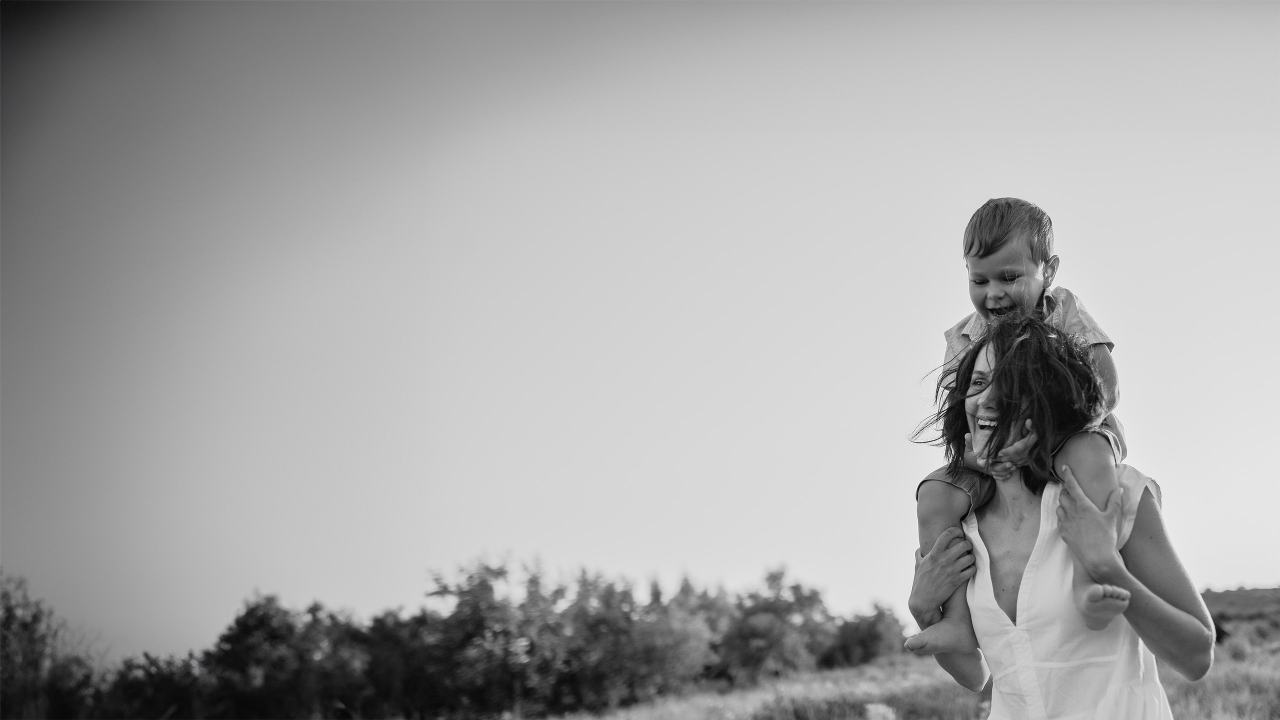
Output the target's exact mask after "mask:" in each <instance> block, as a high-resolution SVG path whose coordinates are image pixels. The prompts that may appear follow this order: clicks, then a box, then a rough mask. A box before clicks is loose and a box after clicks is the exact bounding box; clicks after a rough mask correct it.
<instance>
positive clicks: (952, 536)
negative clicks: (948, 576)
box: [929, 525, 964, 555]
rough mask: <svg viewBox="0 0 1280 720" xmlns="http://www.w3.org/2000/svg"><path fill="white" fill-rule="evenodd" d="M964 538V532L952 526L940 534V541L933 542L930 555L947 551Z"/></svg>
mask: <svg viewBox="0 0 1280 720" xmlns="http://www.w3.org/2000/svg"><path fill="white" fill-rule="evenodd" d="M962 537H964V531H963V530H961V529H960V528H958V527H956V526H954V525H952V526H951V527H949V528H947V529H946V530H943V531H942V532H940V533H938V539H937V540H934V541H933V549H932V550H930V551H929V554H930V555H932V554H933V553H936V552H942V551H943V550H946V549H947V547H948V546H949V545H951V543H953V542H955V541H956V540H958V539H960V538H962Z"/></svg>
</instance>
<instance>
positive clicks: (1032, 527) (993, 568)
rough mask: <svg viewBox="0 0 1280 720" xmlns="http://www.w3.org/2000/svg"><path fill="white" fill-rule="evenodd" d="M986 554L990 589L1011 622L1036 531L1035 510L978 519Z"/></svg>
mask: <svg viewBox="0 0 1280 720" xmlns="http://www.w3.org/2000/svg"><path fill="white" fill-rule="evenodd" d="M978 526H979V530H980V531H981V533H982V539H983V541H984V544H985V545H986V547H987V550H988V555H989V558H990V576H991V591H992V594H993V595H994V596H995V601H996V605H997V606H999V608H1000V609H1001V610H1002V611H1003V612H1004V614H1005V615H1006V616H1008V618H1009V620H1010V621H1011V622H1015V623H1016V622H1017V621H1018V615H1017V611H1018V593H1019V591H1020V590H1021V589H1022V583H1023V581H1024V579H1025V576H1026V569H1027V564H1028V563H1029V562H1030V560H1031V555H1032V553H1033V552H1034V551H1035V547H1036V539H1037V538H1038V537H1039V534H1040V515H1039V512H1029V511H1028V512H1026V513H1025V514H1021V515H1016V516H1011V517H1007V518H988V519H986V520H982V521H979V523H978Z"/></svg>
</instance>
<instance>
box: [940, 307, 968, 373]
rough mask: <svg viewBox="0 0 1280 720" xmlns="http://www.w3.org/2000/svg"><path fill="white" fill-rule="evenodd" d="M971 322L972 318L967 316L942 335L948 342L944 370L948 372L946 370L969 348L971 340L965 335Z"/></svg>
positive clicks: (943, 362)
mask: <svg viewBox="0 0 1280 720" xmlns="http://www.w3.org/2000/svg"><path fill="white" fill-rule="evenodd" d="M969 320H970V318H969V317H967V316H966V317H965V318H964V319H963V320H961V321H960V322H958V323H956V324H955V325H952V326H951V327H949V328H947V329H946V331H945V332H943V333H942V336H943V338H944V339H945V340H946V341H947V352H946V354H945V355H943V356H942V368H943V370H946V368H948V367H949V366H950V365H951V364H952V363H954V362H955V361H956V358H957V357H959V356H960V353H962V352H964V351H965V349H966V348H968V347H969V344H970V341H969V338H968V337H967V336H966V335H965V334H964V331H965V328H966V327H968V325H969Z"/></svg>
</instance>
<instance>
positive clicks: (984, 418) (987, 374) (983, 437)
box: [964, 344, 1000, 457]
mask: <svg viewBox="0 0 1280 720" xmlns="http://www.w3.org/2000/svg"><path fill="white" fill-rule="evenodd" d="M994 361H995V353H994V351H993V350H992V349H991V345H989V344H988V345H986V346H985V347H983V348H982V350H981V352H979V353H978V357H977V359H976V360H975V362H974V364H973V373H972V374H970V375H969V391H968V394H967V395H966V396H965V398H964V414H965V417H967V418H968V420H969V435H970V440H971V441H972V442H973V453H974V455H977V456H978V457H983V456H984V455H985V454H986V450H987V443H988V441H990V440H991V434H992V433H993V432H994V431H995V429H996V422H997V421H998V420H999V419H1000V416H999V413H998V412H997V410H996V403H995V400H996V396H995V393H994V392H993V391H992V389H991V372H992V369H993V368H994V364H995V363H994Z"/></svg>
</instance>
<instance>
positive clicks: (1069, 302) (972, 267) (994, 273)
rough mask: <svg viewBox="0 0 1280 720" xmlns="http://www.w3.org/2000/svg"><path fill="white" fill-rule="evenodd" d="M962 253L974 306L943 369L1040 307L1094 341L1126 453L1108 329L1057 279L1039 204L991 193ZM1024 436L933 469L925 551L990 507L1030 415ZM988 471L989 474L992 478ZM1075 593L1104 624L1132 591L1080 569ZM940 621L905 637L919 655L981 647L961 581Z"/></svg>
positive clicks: (1112, 427) (1029, 443)
mask: <svg viewBox="0 0 1280 720" xmlns="http://www.w3.org/2000/svg"><path fill="white" fill-rule="evenodd" d="M964 259H965V265H966V266H967V267H968V270H969V299H970V301H972V302H973V307H974V312H973V313H971V314H969V315H968V316H967V317H965V318H964V319H963V320H961V321H960V322H958V323H956V324H955V325H953V326H952V327H951V328H949V329H948V330H947V331H946V333H945V337H946V340H947V354H946V360H945V363H944V368H945V367H948V366H950V365H951V364H952V363H954V362H956V360H957V358H958V357H959V356H960V354H961V353H963V352H964V351H965V349H966V348H968V347H969V345H971V344H972V343H973V341H974V340H975V339H977V338H980V337H981V336H982V333H983V332H984V331H985V329H986V325H987V321H988V319H989V318H991V317H993V316H997V315H1002V314H1004V313H1007V312H1011V311H1022V312H1039V313H1043V315H1044V317H1045V319H1046V320H1047V321H1048V322H1049V324H1051V325H1053V326H1054V327H1056V328H1058V329H1060V330H1062V331H1063V332H1067V333H1072V334H1075V335H1079V336H1081V337H1082V338H1084V340H1085V342H1087V343H1089V345H1090V346H1091V347H1092V354H1093V363H1094V367H1095V369H1096V370H1097V372H1098V374H1099V376H1100V379H1101V381H1102V385H1103V389H1104V392H1105V394H1106V402H1107V407H1106V410H1107V413H1108V415H1107V418H1106V420H1104V421H1103V422H1102V426H1101V428H1099V430H1100V432H1102V433H1103V434H1104V435H1106V436H1107V437H1108V439H1109V440H1110V441H1111V442H1112V443H1113V445H1114V446H1115V447H1116V448H1117V450H1118V454H1119V455H1120V457H1122V458H1123V457H1124V456H1125V455H1126V454H1127V449H1126V447H1125V444H1124V435H1123V431H1122V430H1121V428H1120V425H1119V423H1118V422H1117V421H1116V420H1115V418H1114V417H1112V416H1111V415H1110V412H1111V410H1112V409H1114V408H1115V405H1116V402H1117V400H1118V390H1117V387H1116V369H1115V364H1114V363H1113V362H1112V360H1111V348H1112V347H1113V343H1112V342H1111V338H1109V337H1107V334H1106V333H1105V332H1103V331H1102V329H1101V328H1100V327H1098V324H1097V323H1095V322H1094V320H1093V318H1092V317H1090V316H1089V313H1087V312H1086V311H1085V309H1084V306H1083V305H1082V304H1081V303H1080V301H1079V300H1078V299H1077V298H1076V296H1075V295H1073V294H1072V293H1071V291H1069V290H1067V289H1066V288H1062V287H1054V286H1053V278H1054V275H1055V274H1056V273H1057V271H1058V256H1057V255H1054V254H1053V223H1052V222H1051V221H1050V220H1049V216H1048V215H1047V214H1045V212H1044V211H1043V210H1041V209H1040V208H1038V207H1036V206H1035V205H1033V204H1031V203H1029V202H1027V201H1025V200H1019V199H1017V198H1001V199H996V200H988V201H987V202H986V203H985V204H983V206H982V207H980V208H978V210H977V212H975V213H974V214H973V217H972V218H970V219H969V225H968V227H966V228H965V231H964ZM1027 422H1028V426H1027V427H1026V430H1025V433H1026V434H1025V435H1024V436H1023V437H1022V438H1021V439H1019V440H1016V441H1015V442H1012V443H1010V444H1009V445H1008V446H1006V447H1005V448H1003V449H1002V450H1001V451H1000V452H999V453H998V454H997V455H996V457H995V462H992V463H990V466H989V467H987V466H986V463H985V462H984V460H983V457H985V453H983V454H982V455H983V456H982V457H977V456H975V455H974V453H973V451H972V450H969V451H967V452H966V453H965V457H964V464H965V466H966V468H968V470H967V471H966V472H964V473H962V474H961V475H959V476H954V475H952V474H950V473H948V472H947V468H946V467H945V466H944V467H942V468H939V469H938V470H935V471H933V472H932V473H930V474H929V475H928V476H927V477H926V478H925V479H924V480H923V481H921V483H920V485H919V487H918V488H917V489H916V519H917V522H918V525H919V531H920V553H921V555H923V554H924V553H926V552H928V551H929V549H930V548H932V547H933V544H934V542H935V540H937V538H938V536H939V535H940V534H941V533H942V532H943V531H944V530H946V529H947V528H949V527H953V526H956V525H958V524H959V523H960V521H961V520H962V519H963V518H964V516H965V515H966V514H968V513H969V512H970V511H971V510H976V509H978V508H980V507H982V505H984V504H985V503H986V502H987V501H988V500H989V499H991V495H992V493H993V492H994V490H995V485H994V482H995V481H994V480H993V479H992V478H993V477H994V478H998V479H1001V480H1003V479H1006V478H1008V477H1009V476H1010V475H1011V474H1012V473H1013V472H1014V471H1016V469H1017V467H1018V466H1020V465H1023V464H1025V463H1026V461H1027V456H1028V451H1029V450H1030V449H1031V448H1032V447H1033V446H1034V445H1035V443H1036V441H1037V440H1038V438H1037V436H1036V434H1035V428H1033V427H1030V421H1027ZM988 474H989V475H990V477H989V476H988ZM1075 575H1076V577H1075V582H1074V585H1073V589H1072V591H1073V593H1074V596H1075V597H1074V599H1075V603H1076V606H1077V607H1078V608H1079V609H1080V612H1081V614H1083V615H1084V618H1085V621H1086V624H1087V625H1088V627H1090V628H1092V629H1095V630H1097V629H1101V628H1103V627H1105V626H1106V625H1107V624H1108V623H1109V622H1110V621H1111V619H1112V618H1114V617H1115V616H1116V615H1118V614H1120V613H1121V612H1123V611H1124V610H1125V608H1126V607H1128V602H1129V598H1128V593H1127V592H1126V591H1124V590H1122V589H1120V588H1113V587H1111V586H1106V585H1098V584H1095V583H1093V582H1092V580H1091V579H1090V578H1088V577H1087V575H1085V573H1084V572H1083V570H1081V569H1080V568H1077V572H1076V574H1075ZM935 617H936V618H937V620H936V622H934V623H933V624H931V625H929V627H927V628H925V629H924V630H922V631H921V632H920V633H919V634H917V635H914V636H912V637H911V638H909V639H908V640H907V643H906V647H907V649H908V650H910V651H912V652H915V653H917V654H921V655H925V654H935V653H939V652H971V651H973V650H974V649H975V648H976V647H977V640H976V638H975V637H974V634H973V627H972V624H971V621H970V617H969V607H968V604H967V603H966V602H965V586H963V585H962V586H961V587H960V588H958V589H957V590H956V591H955V593H953V594H952V596H951V597H950V598H948V599H947V601H946V603H945V604H944V605H943V606H942V609H941V612H940V613H938V614H937V615H936V616H935Z"/></svg>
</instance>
